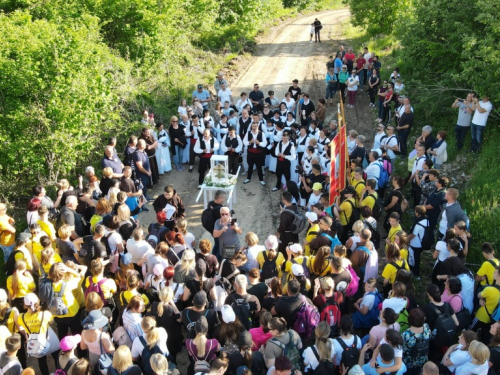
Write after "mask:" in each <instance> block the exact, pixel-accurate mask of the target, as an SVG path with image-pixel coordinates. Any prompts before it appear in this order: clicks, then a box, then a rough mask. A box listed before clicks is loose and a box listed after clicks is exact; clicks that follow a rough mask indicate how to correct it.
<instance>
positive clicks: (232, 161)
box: [226, 152, 240, 174]
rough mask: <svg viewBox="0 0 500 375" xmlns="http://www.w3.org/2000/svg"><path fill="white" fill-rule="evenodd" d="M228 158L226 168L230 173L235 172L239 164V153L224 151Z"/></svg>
mask: <svg viewBox="0 0 500 375" xmlns="http://www.w3.org/2000/svg"><path fill="white" fill-rule="evenodd" d="M226 155H227V157H228V158H227V159H228V164H229V165H228V168H229V173H230V174H236V172H237V171H238V167H239V165H240V155H239V154H237V153H236V152H233V153H231V152H226Z"/></svg>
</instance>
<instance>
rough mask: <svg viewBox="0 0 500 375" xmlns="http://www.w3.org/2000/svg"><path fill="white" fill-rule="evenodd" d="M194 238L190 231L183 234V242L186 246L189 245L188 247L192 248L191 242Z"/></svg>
mask: <svg viewBox="0 0 500 375" xmlns="http://www.w3.org/2000/svg"><path fill="white" fill-rule="evenodd" d="M195 239H196V237H195V236H194V234H193V233H191V232H187V233H186V234H185V235H184V242H186V245H187V247H189V248H190V249H192V248H193V242H194V240H195Z"/></svg>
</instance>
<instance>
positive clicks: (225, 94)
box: [217, 87, 232, 104]
mask: <svg viewBox="0 0 500 375" xmlns="http://www.w3.org/2000/svg"><path fill="white" fill-rule="evenodd" d="M231 95H232V92H231V90H230V89H228V88H227V87H226V89H225V90H222V89H220V90H219V92H218V93H217V96H218V97H219V98H220V102H221V103H222V104H224V103H225V102H226V101H227V102H229V104H231Z"/></svg>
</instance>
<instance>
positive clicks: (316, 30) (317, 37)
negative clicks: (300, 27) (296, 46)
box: [314, 29, 321, 42]
mask: <svg viewBox="0 0 500 375" xmlns="http://www.w3.org/2000/svg"><path fill="white" fill-rule="evenodd" d="M320 32H321V30H318V29H315V30H314V40H316V41H317V42H321V37H320Z"/></svg>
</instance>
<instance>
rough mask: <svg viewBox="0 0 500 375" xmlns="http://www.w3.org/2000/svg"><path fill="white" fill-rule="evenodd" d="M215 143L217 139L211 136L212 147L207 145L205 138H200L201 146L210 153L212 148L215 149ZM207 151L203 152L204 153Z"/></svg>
mask: <svg viewBox="0 0 500 375" xmlns="http://www.w3.org/2000/svg"><path fill="white" fill-rule="evenodd" d="M214 143H215V140H214V139H213V138H210V147H207V144H206V142H205V139H204V138H200V148H201V149H202V150H208V151H209V153H210V150H213V148H214ZM204 153H205V152H202V154H204Z"/></svg>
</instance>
